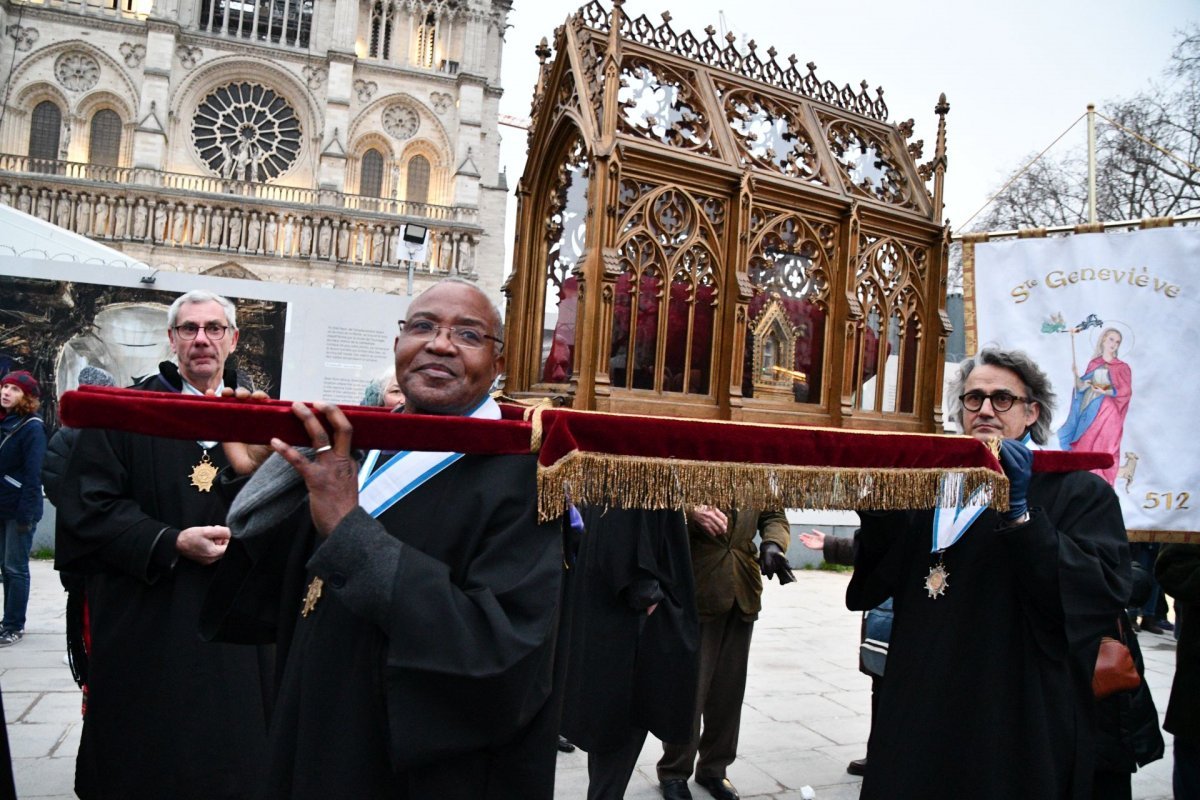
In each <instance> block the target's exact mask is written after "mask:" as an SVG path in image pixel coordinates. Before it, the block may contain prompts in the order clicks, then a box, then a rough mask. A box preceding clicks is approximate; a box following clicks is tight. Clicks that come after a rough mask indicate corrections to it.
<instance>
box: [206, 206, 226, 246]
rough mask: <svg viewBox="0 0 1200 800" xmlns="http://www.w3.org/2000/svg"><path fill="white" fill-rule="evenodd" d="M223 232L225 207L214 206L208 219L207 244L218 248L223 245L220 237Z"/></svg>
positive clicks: (223, 242)
mask: <svg viewBox="0 0 1200 800" xmlns="http://www.w3.org/2000/svg"><path fill="white" fill-rule="evenodd" d="M224 233H225V209H223V208H214V209H213V210H212V216H211V217H210V218H209V221H208V246H209V247H215V248H217V249H218V250H219V249H221V248H222V247H223V246H224V245H225V241H224V239H223V238H222V237H223V235H224Z"/></svg>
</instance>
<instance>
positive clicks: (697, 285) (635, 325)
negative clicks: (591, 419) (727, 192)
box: [609, 179, 726, 394]
mask: <svg viewBox="0 0 1200 800" xmlns="http://www.w3.org/2000/svg"><path fill="white" fill-rule="evenodd" d="M620 198H621V200H620V205H619V208H620V211H621V212H622V222H621V234H620V238H619V240H618V244H617V251H618V255H619V268H620V274H619V275H618V277H617V281H616V286H615V291H614V298H613V320H612V340H611V346H610V349H609V377H610V379H611V381H612V385H613V386H616V387H623V388H628V389H647V390H653V391H658V392H683V393H689V394H709V393H710V392H711V391H712V367H713V349H714V318H715V315H716V311H717V306H718V301H719V291H718V287H719V276H720V269H719V267H718V260H717V257H716V253H717V252H718V249H717V243H718V242H719V241H720V238H721V234H722V232H723V230H724V225H725V213H726V208H725V201H724V200H722V199H720V198H715V197H708V196H705V195H699V194H691V193H689V192H687V191H685V190H683V189H681V188H679V187H674V186H670V187H655V186H652V185H650V184H647V183H640V182H637V181H634V180H630V179H626V180H623V181H622V182H621V192H620Z"/></svg>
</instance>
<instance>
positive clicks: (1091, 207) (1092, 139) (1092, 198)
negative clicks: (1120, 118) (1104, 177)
mask: <svg viewBox="0 0 1200 800" xmlns="http://www.w3.org/2000/svg"><path fill="white" fill-rule="evenodd" d="M1087 131H1088V223H1089V224H1092V225H1095V224H1096V104H1095V103H1088V107H1087Z"/></svg>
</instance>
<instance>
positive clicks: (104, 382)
mask: <svg viewBox="0 0 1200 800" xmlns="http://www.w3.org/2000/svg"><path fill="white" fill-rule="evenodd" d="M79 385H80V386H116V385H117V381H116V379H115V378H113V376H112V373H111V372H109V371H108V370H106V369H101V368H100V367H93V366H90V365H89V366H86V367H84V368H83V369H81V370H79Z"/></svg>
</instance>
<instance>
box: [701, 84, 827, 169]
mask: <svg viewBox="0 0 1200 800" xmlns="http://www.w3.org/2000/svg"><path fill="white" fill-rule="evenodd" d="M721 103H722V106H723V108H724V110H725V118H726V119H727V120H728V121H729V127H730V129H731V130H732V131H733V133H734V139H735V141H737V144H738V151H739V155H740V161H741V163H742V164H743V165H747V164H755V165H757V166H760V167H765V168H767V169H770V170H773V171H776V172H781V173H783V174H784V175H787V176H789V177H793V178H800V179H801V180H807V181H812V182H813V183H819V184H827V183H828V181H826V180H825V178H824V177H823V176H822V175H821V170H820V166H819V162H818V159H817V151H816V149H815V148H814V147H813V141H812V139H811V138H810V137H809V135H808V131H806V130H805V128H804V125H803V123H801V122H800V118H799V116H798V115H797V114H796V113H794V112H793V111H792V110H791V109H788V108H786V107H785V106H784V105H783V104H781V103H778V102H776V101H774V100H772V99H771V98H769V97H765V96H763V95H760V94H758V93H757V92H753V91H750V90H747V89H734V90H724V89H722V91H721Z"/></svg>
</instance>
